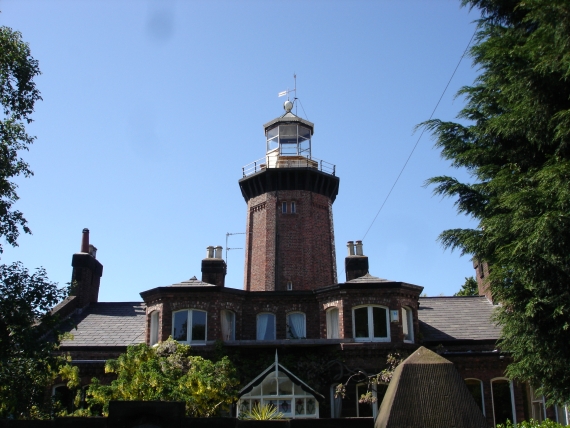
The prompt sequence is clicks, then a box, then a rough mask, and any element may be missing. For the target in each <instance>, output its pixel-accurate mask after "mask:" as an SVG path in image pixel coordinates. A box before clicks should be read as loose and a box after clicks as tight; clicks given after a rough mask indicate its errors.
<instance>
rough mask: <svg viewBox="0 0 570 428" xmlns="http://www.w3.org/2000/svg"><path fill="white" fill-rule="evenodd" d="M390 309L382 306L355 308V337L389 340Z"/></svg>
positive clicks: (361, 339) (379, 340) (357, 338)
mask: <svg viewBox="0 0 570 428" xmlns="http://www.w3.org/2000/svg"><path fill="white" fill-rule="evenodd" d="M388 325H389V321H388V309H387V308H384V307H382V306H361V307H359V308H355V309H354V310H353V327H354V332H353V333H354V339H355V340H358V341H376V342H389V341H390V332H389V330H388Z"/></svg>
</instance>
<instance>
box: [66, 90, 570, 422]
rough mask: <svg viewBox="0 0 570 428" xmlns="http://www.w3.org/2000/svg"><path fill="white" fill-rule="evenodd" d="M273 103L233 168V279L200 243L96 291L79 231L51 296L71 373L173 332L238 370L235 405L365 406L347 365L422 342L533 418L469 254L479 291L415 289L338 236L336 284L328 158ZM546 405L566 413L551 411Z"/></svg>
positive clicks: (296, 408)
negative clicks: (341, 263) (125, 287)
mask: <svg viewBox="0 0 570 428" xmlns="http://www.w3.org/2000/svg"><path fill="white" fill-rule="evenodd" d="M284 107H285V113H284V114H283V115H282V116H280V117H278V118H276V119H274V120H272V121H270V122H268V123H266V124H265V125H264V130H265V136H266V155H265V157H264V158H263V159H262V160H260V161H256V162H253V163H251V164H250V165H248V166H246V167H244V168H243V169H242V176H243V177H242V178H241V179H240V180H239V186H240V189H241V192H242V195H243V197H244V199H245V201H246V203H247V230H246V257H245V270H244V286H243V289H236V288H228V287H226V286H225V274H226V263H225V261H224V260H223V259H222V257H221V255H222V247H208V248H207V254H206V258H204V259H203V260H202V277H201V279H197V278H196V277H192V278H191V279H189V280H187V281H182V282H180V283H178V284H173V285H170V286H164V287H156V288H153V289H150V290H145V291H142V292H141V293H140V296H141V298H142V302H141V301H138V302H108V303H106V302H99V301H98V291H99V286H100V278H101V277H102V273H103V266H102V265H101V263H100V262H99V261H98V260H97V259H96V249H95V247H93V246H92V245H90V244H89V231H88V230H87V229H84V231H83V235H82V244H81V251H80V252H79V253H77V254H74V255H73V259H72V266H73V273H72V281H73V282H74V284H75V285H74V289H73V291H72V296H70V297H69V298H68V299H66V301H64V302H62V303H61V304H60V305H59V306H58V307H57V308H55V310H56V311H57V312H59V313H60V314H61V315H62V316H63V317H67V318H68V319H69V320H70V321H71V323H70V325H74V326H76V328H74V329H72V328H71V327H69V328H68V330H69V331H70V332H71V333H72V334H73V336H74V340H66V341H64V342H63V343H62V346H61V351H62V352H66V353H69V354H70V355H71V356H72V358H73V361H74V364H76V365H78V366H79V367H80V371H81V375H82V380H83V383H84V384H85V385H87V384H88V383H89V381H90V379H91V378H92V377H93V376H97V377H100V378H102V379H103V380H104V381H105V380H106V381H109V378H108V377H106V376H107V375H105V374H104V371H103V367H104V363H105V361H106V360H107V359H109V358H116V357H117V356H118V355H119V354H120V353H122V352H124V351H125V350H126V347H127V346H128V345H130V344H138V343H146V344H148V345H151V346H152V345H154V344H156V343H158V342H159V341H162V340H165V339H167V338H168V337H169V336H172V337H173V338H175V339H176V340H178V341H181V342H184V343H188V344H191V345H192V349H193V350H194V352H196V353H198V354H201V355H204V356H214V355H216V352H219V350H220V346H221V349H222V352H224V353H226V354H228V355H230V357H231V358H232V360H233V361H234V363H235V364H236V365H237V366H238V369H239V373H240V376H241V378H242V382H243V385H242V386H243V389H242V395H241V398H240V400H239V402H238V403H237V406H236V411H237V412H238V413H239V412H240V411H243V410H247V409H248V408H249V406H250V405H251V404H252V403H254V402H256V401H261V402H272V403H275V404H276V405H277V406H278V407H279V408H280V410H281V411H284V413H285V414H286V415H287V416H288V417H292V418H294V417H307V418H310V417H355V416H356V417H369V416H376V414H377V410H378V406H379V404H380V402H381V398H382V396H383V393H384V392H385V386H383V385H379V386H378V388H377V389H376V390H374V391H373V393H374V394H375V395H376V396H377V397H378V402H377V403H376V404H374V405H369V404H361V403H359V402H358V397H359V396H360V394H362V393H364V392H365V391H366V389H367V385H366V384H365V383H363V377H362V376H352V375H354V374H356V373H358V372H362V373H366V374H374V373H378V372H379V371H381V370H382V369H384V368H385V366H386V358H387V356H388V355H389V354H392V353H396V352H397V353H400V354H401V355H402V356H405V355H407V354H409V353H411V352H413V351H414V350H415V349H417V348H418V347H419V346H420V344H421V345H423V346H426V347H428V348H431V349H433V350H436V351H437V352H438V353H440V354H441V355H443V356H444V357H445V358H447V359H448V360H450V361H452V362H453V363H454V364H455V366H456V368H457V370H458V371H459V373H460V374H461V376H462V377H463V378H464V379H465V380H466V382H467V384H468V386H469V389H470V391H471V392H472V394H473V396H474V398H475V400H476V402H477V404H478V405H479V406H480V408H481V409H482V411H483V413H484V414H485V416H486V418H487V421H488V423H489V424H490V425H492V426H493V425H494V424H495V423H499V422H502V421H504V420H505V419H506V418H509V419H511V420H513V419H514V420H515V421H520V420H523V419H528V418H529V417H531V416H532V417H534V418H535V419H541V418H543V417H544V416H545V414H546V409H545V408H544V402H543V401H542V398H541V397H535V396H534V395H533V391H532V389H531V388H529V387H528V386H527V385H521V384H519V383H516V382H511V381H510V380H509V379H507V378H505V376H504V371H505V367H506V365H507V364H508V362H509V356H508V355H506V354H502V353H501V352H498V351H497V350H496V348H495V343H496V341H497V339H498V338H499V335H500V331H499V329H498V327H496V326H495V325H494V324H493V323H492V321H491V316H492V313H493V303H492V302H491V301H490V300H489V299H488V297H489V296H487V297H486V296H485V293H484V291H485V289H484V276H485V273H486V271H485V269H483V268H479V266H478V265H476V266H475V267H476V273H477V278H478V281H479V283H480V286H481V287H480V289H481V290H482V293H480V294H481V296H478V297H421V296H420V295H421V293H422V290H423V287H421V286H418V285H413V284H407V283H405V282H400V281H392V280H387V279H381V278H378V277H375V276H373V275H371V274H370V272H369V271H370V269H369V261H368V257H367V256H366V255H365V254H364V249H363V245H362V242H361V241H356V242H352V241H350V242H348V243H347V256H346V258H345V272H346V278H345V281H344V282H339V280H338V278H337V271H336V259H335V242H334V227H333V216H332V205H333V203H334V201H335V198H336V195H337V193H338V189H339V178H338V177H337V176H336V175H335V166H334V165H331V164H328V163H327V162H325V161H322V160H318V159H316V158H315V157H314V156H313V155H312V146H311V140H312V136H313V132H314V125H313V124H312V123H311V122H309V121H307V120H304V119H302V118H300V117H298V116H296V115H294V114H293V113H292V112H291V109H292V103H290V102H289V101H287V102H286V103H285V106H284ZM372 270H373V269H372ZM220 344H221V345H220ZM275 354H277V357H275ZM277 358H278V359H279V362H278V361H277ZM351 376H352V377H351ZM349 378H350V379H351V381H350V382H349V383H348V386H347V389H346V391H347V394H346V396H345V398H344V399H339V398H335V397H334V389H335V387H336V385H338V384H339V383H340V382H346V381H347V380H348V379H349ZM272 382H273V383H272ZM275 382H277V384H276V383H275ZM276 385H278V386H277V387H276ZM58 388H59V389H60V390H61V391H64V387H61V386H59V385H56V386H55V389H58ZM557 410H558V411H557ZM556 411H557V412H556ZM548 412H551V413H548V416H549V417H550V418H551V419H556V418H559V420H561V421H562V420H563V419H562V418H563V417H566V418H567V415H566V416H565V415H564V414H563V413H562V410H561V409H548ZM553 412H554V413H553Z"/></svg>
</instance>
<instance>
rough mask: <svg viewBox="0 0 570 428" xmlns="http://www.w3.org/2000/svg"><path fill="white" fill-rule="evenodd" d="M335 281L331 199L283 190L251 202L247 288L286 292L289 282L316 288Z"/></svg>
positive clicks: (305, 288) (300, 288)
mask: <svg viewBox="0 0 570 428" xmlns="http://www.w3.org/2000/svg"><path fill="white" fill-rule="evenodd" d="M283 206H285V212H283ZM292 207H294V208H292ZM293 210H294V212H292V211H293ZM336 282H337V276H336V261H335V246H334V232H333V224H332V201H331V200H330V198H328V197H327V196H324V195H320V194H317V193H313V192H311V191H307V190H279V191H272V192H267V193H263V194H261V195H259V196H256V197H253V198H251V199H250V200H249V201H248V202H247V227H246V255H245V275H244V289H245V290H248V291H285V290H287V289H288V288H287V286H288V284H290V285H289V286H290V287H291V288H292V289H293V290H314V289H317V288H320V287H324V286H326V285H330V284H334V283H336Z"/></svg>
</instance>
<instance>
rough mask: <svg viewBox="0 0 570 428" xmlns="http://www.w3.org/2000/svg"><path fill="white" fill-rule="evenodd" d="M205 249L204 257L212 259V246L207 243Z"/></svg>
mask: <svg viewBox="0 0 570 428" xmlns="http://www.w3.org/2000/svg"><path fill="white" fill-rule="evenodd" d="M206 250H207V252H206V258H207V259H213V258H214V247H212V246H211V245H208V247H207V248H206Z"/></svg>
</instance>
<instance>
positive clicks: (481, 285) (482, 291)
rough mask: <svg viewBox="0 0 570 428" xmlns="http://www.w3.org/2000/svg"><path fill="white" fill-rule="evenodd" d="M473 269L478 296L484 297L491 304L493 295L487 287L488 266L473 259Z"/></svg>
mask: <svg viewBox="0 0 570 428" xmlns="http://www.w3.org/2000/svg"><path fill="white" fill-rule="evenodd" d="M473 269H475V278H476V280H477V288H478V291H479V296H485V297H486V298H487V299H488V300H489V301H490V302H493V295H492V294H491V288H490V287H489V282H488V281H489V264H488V263H487V262H480V261H479V260H477V259H473Z"/></svg>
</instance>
